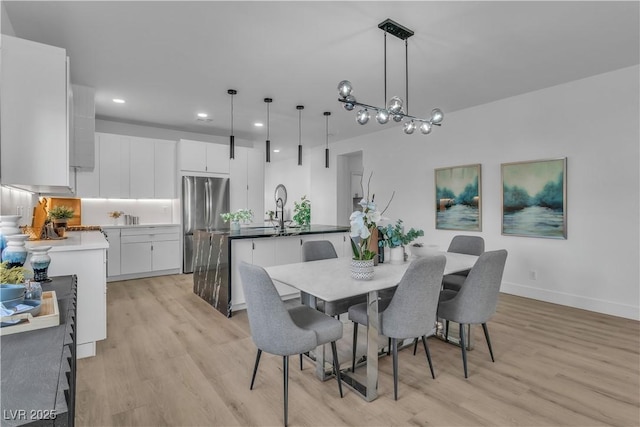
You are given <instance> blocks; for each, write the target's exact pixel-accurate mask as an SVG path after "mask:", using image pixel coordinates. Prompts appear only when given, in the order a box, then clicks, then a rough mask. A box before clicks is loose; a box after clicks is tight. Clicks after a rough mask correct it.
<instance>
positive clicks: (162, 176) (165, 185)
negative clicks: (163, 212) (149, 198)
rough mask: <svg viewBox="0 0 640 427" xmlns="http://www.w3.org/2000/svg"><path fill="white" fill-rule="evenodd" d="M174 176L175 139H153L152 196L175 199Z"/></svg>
mask: <svg viewBox="0 0 640 427" xmlns="http://www.w3.org/2000/svg"><path fill="white" fill-rule="evenodd" d="M176 176H177V175H176V143H175V141H162V140H157V141H155V145H154V197H155V198H156V199H175V197H176Z"/></svg>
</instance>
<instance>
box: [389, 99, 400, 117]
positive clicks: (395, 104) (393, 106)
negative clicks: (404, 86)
mask: <svg viewBox="0 0 640 427" xmlns="http://www.w3.org/2000/svg"><path fill="white" fill-rule="evenodd" d="M387 110H389V112H390V113H391V114H396V113H399V112H400V111H401V110H402V99H400V98H399V97H397V96H394V97H393V98H391V99H390V100H389V102H388V103H387Z"/></svg>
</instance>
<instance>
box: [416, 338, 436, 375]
mask: <svg viewBox="0 0 640 427" xmlns="http://www.w3.org/2000/svg"><path fill="white" fill-rule="evenodd" d="M417 343H418V342H417V338H416V344H417ZM422 345H423V346H424V352H425V353H427V361H428V362H429V370H431V378H433V379H434V380H435V379H436V374H435V372H433V363H431V352H430V351H429V345H427V337H426V336H424V335H423V336H422Z"/></svg>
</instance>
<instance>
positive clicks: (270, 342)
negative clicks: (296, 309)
mask: <svg viewBox="0 0 640 427" xmlns="http://www.w3.org/2000/svg"><path fill="white" fill-rule="evenodd" d="M240 277H241V279H242V288H243V290H244V296H245V299H246V303H247V314H248V316H249V327H250V328H251V337H252V338H253V342H254V343H255V344H256V346H257V347H258V348H259V349H261V350H263V351H266V352H267V353H271V354H277V355H280V356H288V355H291V354H300V353H303V352H306V351H309V350H311V349H313V348H314V347H315V346H316V343H317V339H316V333H315V331H313V330H310V329H309V330H306V329H302V328H300V327H298V326H297V325H296V324H295V323H294V322H293V320H292V319H291V315H290V314H289V312H288V311H287V309H286V307H285V306H284V303H283V302H282V299H281V298H280V295H279V294H278V290H277V289H276V287H275V286H274V284H273V281H272V280H271V277H269V274H267V272H266V271H265V270H264V268H262V267H259V266H257V265H252V264H248V263H246V262H242V263H241V264H240Z"/></svg>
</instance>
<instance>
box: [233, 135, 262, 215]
mask: <svg viewBox="0 0 640 427" xmlns="http://www.w3.org/2000/svg"><path fill="white" fill-rule="evenodd" d="M262 155H263V154H262V152H260V151H258V150H254V149H252V148H247V147H236V150H235V158H234V159H232V160H231V161H230V166H229V178H230V180H229V209H230V210H231V211H236V210H238V209H251V210H252V211H253V215H254V216H253V218H254V221H255V222H260V223H261V222H262V220H263V218H264V161H263V158H262Z"/></svg>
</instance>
